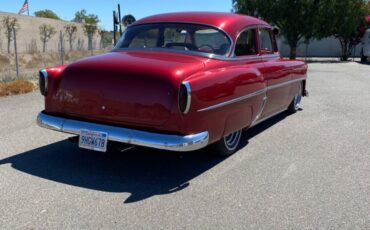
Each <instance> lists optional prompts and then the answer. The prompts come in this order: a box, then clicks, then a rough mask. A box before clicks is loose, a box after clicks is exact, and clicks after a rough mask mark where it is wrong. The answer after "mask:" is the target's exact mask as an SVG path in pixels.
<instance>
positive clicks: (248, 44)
mask: <svg viewBox="0 0 370 230" xmlns="http://www.w3.org/2000/svg"><path fill="white" fill-rule="evenodd" d="M255 54H257V46H256V30H255V29H249V30H246V31H244V32H242V33H241V34H240V35H239V37H238V40H237V41H236V46H235V55H236V56H246V55H255Z"/></svg>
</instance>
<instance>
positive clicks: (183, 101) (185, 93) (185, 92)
mask: <svg viewBox="0 0 370 230" xmlns="http://www.w3.org/2000/svg"><path fill="white" fill-rule="evenodd" d="M190 105H191V88H190V84H189V82H187V81H184V82H182V83H181V85H180V88H179V95H178V106H179V111H180V112H181V113H183V114H187V113H189V110H190Z"/></svg>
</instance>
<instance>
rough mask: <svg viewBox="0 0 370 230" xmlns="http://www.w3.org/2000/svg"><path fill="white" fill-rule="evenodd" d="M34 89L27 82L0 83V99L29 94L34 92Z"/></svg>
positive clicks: (33, 86) (30, 83)
mask: <svg viewBox="0 0 370 230" xmlns="http://www.w3.org/2000/svg"><path fill="white" fill-rule="evenodd" d="M35 88H36V87H35V85H34V84H33V83H32V82H30V81H27V80H16V81H12V82H7V83H0V97H4V96H10V95H16V94H22V93H29V92H32V91H33V90H35Z"/></svg>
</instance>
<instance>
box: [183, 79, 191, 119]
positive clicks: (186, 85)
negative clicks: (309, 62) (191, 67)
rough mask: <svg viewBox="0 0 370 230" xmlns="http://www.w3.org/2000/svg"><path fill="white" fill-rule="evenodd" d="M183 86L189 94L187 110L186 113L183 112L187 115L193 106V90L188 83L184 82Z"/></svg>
mask: <svg viewBox="0 0 370 230" xmlns="http://www.w3.org/2000/svg"><path fill="white" fill-rule="evenodd" d="M182 85H184V86H185V87H186V91H187V93H188V98H187V103H186V108H185V111H184V112H183V113H184V114H187V113H188V112H189V110H190V105H191V88H190V84H189V82H188V81H184V82H183V83H182Z"/></svg>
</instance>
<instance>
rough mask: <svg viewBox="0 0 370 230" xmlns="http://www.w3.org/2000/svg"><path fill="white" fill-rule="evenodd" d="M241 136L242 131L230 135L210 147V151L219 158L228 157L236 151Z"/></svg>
mask: <svg viewBox="0 0 370 230" xmlns="http://www.w3.org/2000/svg"><path fill="white" fill-rule="evenodd" d="M241 136H242V130H239V131H236V132H234V133H231V134H229V135H227V136H225V137H223V138H222V139H221V140H219V141H218V142H216V143H214V144H213V145H211V146H210V147H211V149H212V151H213V152H214V153H216V154H217V155H220V156H230V155H232V154H233V153H235V152H236V151H237V150H238V147H239V143H240V139H241Z"/></svg>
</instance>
